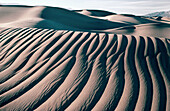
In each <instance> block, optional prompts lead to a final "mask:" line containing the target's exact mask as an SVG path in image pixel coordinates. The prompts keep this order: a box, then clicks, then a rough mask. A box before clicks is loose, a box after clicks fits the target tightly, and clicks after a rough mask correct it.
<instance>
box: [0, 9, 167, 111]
mask: <svg viewBox="0 0 170 111" xmlns="http://www.w3.org/2000/svg"><path fill="white" fill-rule="evenodd" d="M83 11H86V13H85V12H83ZM98 12H102V13H98ZM92 13H93V14H92ZM104 13H106V15H104ZM108 13H109V12H106V11H98V10H97V11H96V10H93V11H90V10H82V11H80V10H79V11H69V10H66V9H62V8H54V7H30V6H27V7H26V6H0V15H1V16H0V110H2V111H17V110H19V111H32V110H37V111H54V110H57V111H63V110H66V111H82V110H85V111H90V110H93V111H112V110H116V111H125V110H127V111H129V110H130V111H133V110H135V111H141V110H146V111H149V110H152V111H157V110H158V111H169V110H170V39H169V38H170V36H169V34H170V25H169V22H168V21H165V20H156V19H154V18H146V17H140V16H135V15H125V14H122V15H120V14H119V15H118V14H115V13H113V14H111V13H109V14H108ZM100 14H101V16H100ZM152 35H154V36H152Z"/></svg>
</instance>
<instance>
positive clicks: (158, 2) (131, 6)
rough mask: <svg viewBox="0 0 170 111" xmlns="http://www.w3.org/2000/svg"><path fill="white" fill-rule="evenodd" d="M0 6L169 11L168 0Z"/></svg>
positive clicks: (35, 1) (48, 0)
mask: <svg viewBox="0 0 170 111" xmlns="http://www.w3.org/2000/svg"><path fill="white" fill-rule="evenodd" d="M0 4H20V5H43V6H44V5H46V6H55V7H63V8H67V9H101V10H108V11H111V12H115V13H129V14H136V15H143V14H147V13H151V12H156V11H167V10H170V0H0Z"/></svg>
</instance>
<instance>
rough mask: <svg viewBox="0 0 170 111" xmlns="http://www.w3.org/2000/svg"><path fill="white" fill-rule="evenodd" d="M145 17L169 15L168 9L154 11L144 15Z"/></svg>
mask: <svg viewBox="0 0 170 111" xmlns="http://www.w3.org/2000/svg"><path fill="white" fill-rule="evenodd" d="M145 16H147V17H170V11H162V12H154V13H150V14H147V15H145Z"/></svg>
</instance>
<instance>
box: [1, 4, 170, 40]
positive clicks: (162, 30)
mask: <svg viewBox="0 0 170 111" xmlns="http://www.w3.org/2000/svg"><path fill="white" fill-rule="evenodd" d="M0 15H1V17H0V28H2V27H3V28H4V27H14V28H17V27H20V28H21V27H22V28H24V27H30V28H43V29H55V30H70V31H86V32H105V33H115V34H125V35H135V36H152V37H162V38H170V37H169V35H170V22H167V21H165V20H155V19H154V18H153V19H152V18H147V17H142V16H135V15H129V14H115V13H112V12H107V11H101V10H82V11H81V10H79V11H70V10H66V9H63V8H58V7H45V6H37V7H33V6H0ZM153 24H154V25H153Z"/></svg>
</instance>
